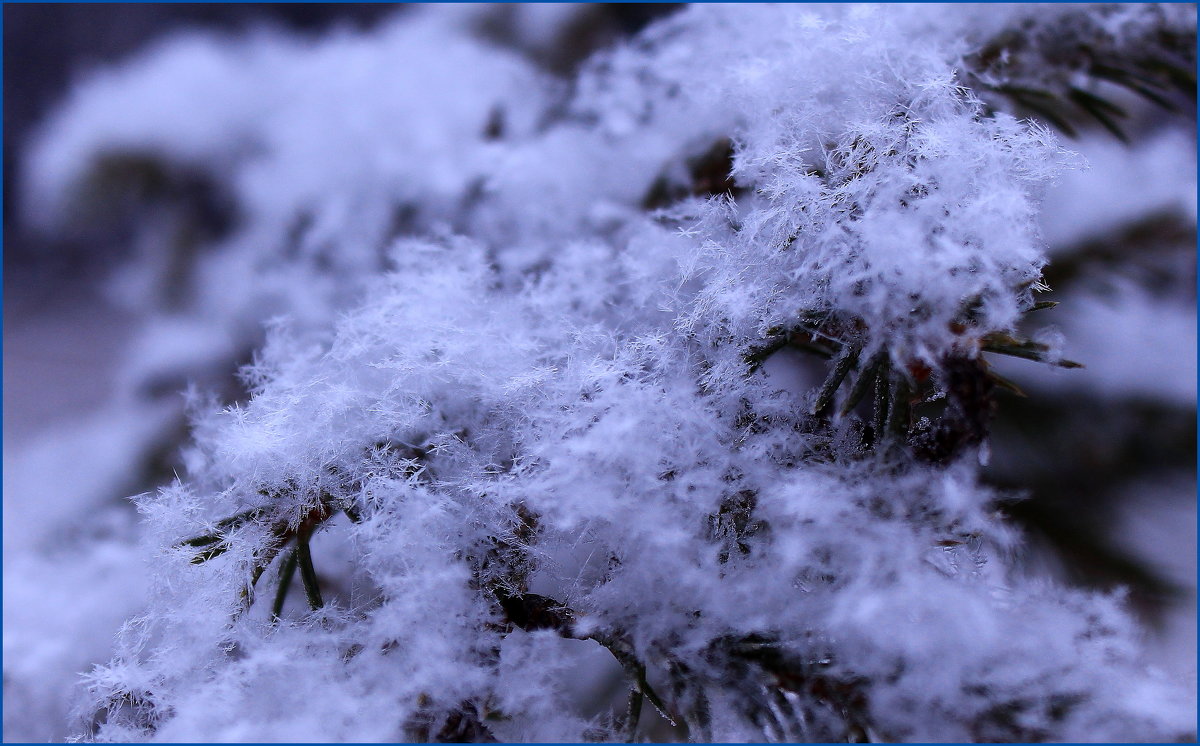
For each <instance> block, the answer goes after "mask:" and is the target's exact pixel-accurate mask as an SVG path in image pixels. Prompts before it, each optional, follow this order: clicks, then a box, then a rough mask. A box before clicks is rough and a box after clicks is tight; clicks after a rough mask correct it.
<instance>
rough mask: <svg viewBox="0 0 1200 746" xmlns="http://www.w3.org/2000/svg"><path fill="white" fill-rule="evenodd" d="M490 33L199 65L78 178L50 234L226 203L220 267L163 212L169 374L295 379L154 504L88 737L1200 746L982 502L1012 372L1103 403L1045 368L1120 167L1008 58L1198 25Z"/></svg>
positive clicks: (953, 16) (885, 12)
mask: <svg viewBox="0 0 1200 746" xmlns="http://www.w3.org/2000/svg"><path fill="white" fill-rule="evenodd" d="M485 12H490V11H484V10H477V9H448V8H425V9H419V10H414V11H410V12H408V13H405V14H402V15H400V16H398V17H397V18H396V19H395V20H394V21H392V22H390V23H388V24H385V25H383V26H382V27H380V28H378V29H375V30H373V31H371V32H366V33H349V32H345V33H340V34H333V35H331V36H329V37H327V38H324V39H321V40H315V41H314V40H306V41H301V40H298V39H294V38H291V37H287V36H284V35H281V34H272V33H265V32H264V33H261V34H258V35H256V36H252V37H249V38H242V39H237V40H228V39H218V38H214V37H208V36H202V35H193V36H185V37H181V38H175V39H171V40H169V41H168V42H166V43H163V44H161V45H160V46H158V47H156V48H154V49H152V50H150V51H149V52H147V53H145V54H144V55H142V56H141V57H140V58H138V59H136V60H134V61H133V62H132V63H130V64H128V65H126V66H123V67H120V68H117V69H114V70H112V71H109V72H107V73H105V74H103V75H98V76H94V77H93V78H92V79H90V80H89V82H88V85H86V86H83V87H81V88H79V89H77V91H76V92H75V95H74V97H73V98H72V99H71V100H70V101H69V103H68V105H67V106H66V107H65V108H64V109H63V111H62V112H61V113H60V115H59V116H58V117H57V118H56V119H55V120H54V121H53V122H52V123H51V124H50V125H49V126H48V127H47V128H45V129H44V130H43V132H42V139H41V141H40V149H39V150H38V151H37V157H36V158H35V160H34V164H35V165H34V167H33V168H31V169H30V170H29V179H28V188H29V193H30V194H32V195H34V198H33V199H31V200H30V204H31V206H32V207H33V209H34V210H35V211H36V215H35V217H36V218H37V219H38V220H39V221H41V222H42V223H43V224H45V225H53V224H55V223H57V222H61V221H63V220H64V219H65V218H64V216H66V215H69V214H72V213H73V212H78V211H80V210H86V209H88V202H87V199H86V196H87V194H88V193H89V192H88V190H89V189H92V190H93V191H94V190H95V188H96V184H97V183H100V182H102V181H103V180H104V179H106V178H113V174H118V175H124V176H126V177H127V176H128V174H129V173H130V169H133V170H135V171H137V173H138V174H140V176H139V177H138V178H139V179H141V181H139V182H138V183H139V184H141V185H142V188H148V187H146V185H147V184H150V185H156V186H158V187H161V188H163V189H165V190H166V191H168V192H170V190H176V192H179V191H181V190H187V189H198V188H199V187H196V186H195V185H196V184H201V183H202V184H206V185H216V187H214V188H213V189H210V190H209V191H212V192H213V193H212V194H209V195H208V197H206V200H207V201H208V202H212V203H214V204H217V205H218V206H223V207H220V209H223V210H225V211H226V212H227V213H228V215H227V222H228V227H227V230H225V231H224V232H222V233H220V234H219V235H213V236H206V237H204V238H203V240H198V241H197V240H190V239H189V236H190V234H187V231H186V230H185V229H186V227H187V226H188V225H189V219H190V218H189V216H188V215H186V214H183V215H182V216H181V213H180V212H179V208H178V207H175V206H174V205H176V204H177V203H176V202H172V201H171V200H169V199H164V200H163V201H162V203H161V205H160V209H159V212H158V213H153V214H152V217H153V215H158V216H159V217H160V218H161V220H160V222H159V223H153V222H150V223H148V224H147V225H144V226H143V227H142V231H141V233H140V234H139V235H141V236H142V241H143V244H145V247H150V248H145V247H144V248H145V250H146V251H151V249H153V250H154V251H158V252H160V254H161V253H162V252H163V251H164V249H163V247H164V246H166V247H169V249H168V250H166V256H167V258H166V259H162V260H160V261H158V263H157V264H156V263H155V262H152V261H145V262H141V263H138V264H136V265H134V266H136V268H137V270H136V273H132V272H131V273H128V274H127V276H125V277H123V278H122V279H121V283H122V284H121V285H120V287H121V288H123V292H124V293H125V294H126V296H127V297H128V298H136V299H138V300H137V301H134V302H136V303H146V304H153V305H156V307H158V308H162V309H166V313H164V314H163V315H162V316H161V317H160V319H161V320H160V321H159V322H157V323H158V325H159V326H158V327H157V336H152V340H155V343H154V344H151V343H150V342H147V346H148V347H150V348H154V349H158V350H159V351H160V353H159V356H158V359H157V360H156V359H155V358H154V356H153V355H149V354H148V355H147V356H146V358H145V359H146V360H147V362H146V363H145V366H146V367H147V368H148V369H149V368H154V366H155V365H159V366H160V367H162V366H164V365H166V364H167V363H172V362H178V361H179V360H185V361H186V364H187V365H191V366H192V367H193V368H194V369H199V368H202V367H203V364H204V363H205V361H212V360H221V359H224V358H225V357H230V356H236V355H237V354H238V351H239V350H241V349H243V348H245V349H254V348H257V351H256V352H255V353H254V354H253V358H252V362H250V363H249V364H247V365H245V366H244V367H243V368H242V370H241V374H240V375H241V378H242V381H243V382H244V384H245V387H246V392H247V393H246V395H245V396H244V397H242V398H241V399H240V400H239V401H237V402H236V403H233V404H230V405H228V406H220V405H218V404H216V403H214V401H213V399H212V398H210V397H209V396H208V395H207V394H206V393H205V392H204V391H203V390H202V389H196V390H194V391H193V395H192V396H191V398H190V411H191V414H190V417H191V425H190V427H191V436H190V438H191V440H190V444H189V445H188V447H187V449H186V451H185V455H184V463H185V465H186V469H184V470H181V471H180V473H179V479H178V480H177V481H175V482H174V483H173V484H170V485H169V486H166V487H163V488H162V489H161V490H159V491H157V492H155V493H152V494H146V495H143V496H141V497H139V498H138V499H137V500H138V507H139V510H140V512H141V513H142V520H143V525H142V528H141V529H140V531H141V534H140V535H141V536H142V540H141V546H140V550H139V551H140V552H141V556H142V557H143V559H144V561H145V562H149V563H151V566H152V568H153V572H152V583H151V587H150V590H149V592H148V595H147V596H146V597H145V599H144V602H143V604H142V607H141V608H140V609H136V610H134V611H135V612H136V613H134V615H133V616H132V618H130V620H129V621H128V622H127V623H126V624H125V626H124V628H123V629H122V631H121V633H120V635H119V638H118V641H117V648H116V652H115V655H114V657H113V658H112V660H111V662H110V663H108V664H107V665H104V666H101V667H98V668H96V669H95V670H94V671H93V672H92V673H90V674H89V675H88V677H87V692H86V694H84V695H81V699H80V703H79V706H78V712H79V713H80V720H79V723H78V728H79V730H78V732H79V733H80V734H82V735H83V736H84V737H86V738H95V739H98V740H116V741H121V740H142V739H149V740H164V741H171V740H193V741H195V740H198V741H208V740H221V741H225V740H260V739H271V740H278V739H284V740H313V739H316V740H333V741H342V740H368V741H370V740H397V739H402V740H413V739H415V740H489V739H498V740H502V741H528V740H539V741H540V740H556V741H581V740H623V739H627V738H628V739H635V740H641V739H643V738H665V739H671V740H673V739H691V740H695V741H711V740H720V741H729V740H735V741H736V740H762V739H777V740H863V739H871V740H1012V739H1015V740H1126V739H1133V740H1155V739H1172V738H1178V737H1187V736H1189V734H1192V733H1194V699H1192V697H1194V693H1193V694H1189V693H1188V692H1187V691H1186V689H1185V688H1180V687H1178V686H1177V685H1176V684H1174V683H1172V682H1171V681H1169V680H1168V679H1167V678H1166V677H1164V676H1161V675H1158V674H1156V673H1155V672H1154V671H1153V670H1150V669H1149V668H1148V667H1147V666H1146V665H1145V663H1144V661H1143V658H1142V657H1141V653H1140V651H1139V642H1138V633H1137V631H1136V629H1135V626H1134V624H1133V622H1132V621H1131V620H1130V618H1129V617H1128V616H1127V614H1126V612H1125V611H1124V610H1123V608H1122V601H1121V597H1120V596H1119V595H1105V594H1098V593H1091V592H1085V591H1082V590H1074V589H1070V588H1066V587H1062V586H1059V585H1056V584H1053V583H1051V582H1048V581H1042V580H1037V579H1031V578H1030V577H1029V576H1028V575H1023V574H1020V573H1015V572H1013V571H1012V557H1013V553H1014V552H1015V551H1016V549H1017V547H1018V545H1019V542H1020V537H1019V535H1018V534H1017V532H1015V531H1013V530H1012V529H1011V528H1010V527H1008V526H1007V525H1006V524H1005V523H1004V522H1003V521H1002V519H1001V517H1000V515H999V514H998V513H997V506H998V505H1000V504H1001V502H1002V501H1003V500H1004V499H1008V498H1007V496H1006V495H1004V494H1000V493H998V492H996V491H994V490H992V489H990V488H988V487H986V486H984V485H983V484H982V483H981V481H980V478H979V474H978V472H979V465H980V463H981V462H985V461H986V459H987V423H988V420H989V418H990V416H991V413H992V410H993V409H994V408H995V406H996V401H995V400H996V393H997V392H998V391H999V390H1000V389H1001V387H1002V386H1003V385H1004V384H1005V383H1006V382H1005V381H1004V380H1003V379H1001V378H999V377H997V376H996V375H995V374H994V371H993V370H992V369H991V368H989V362H988V359H989V356H991V355H993V354H994V353H1005V352H1007V353H1009V354H1015V355H1021V356H1024V357H1028V358H1032V360H1031V361H1029V362H1027V363H1025V364H1027V365H1030V366H1037V365H1055V364H1058V365H1071V363H1070V362H1069V361H1065V360H1062V359H1061V353H1060V352H1059V350H1058V348H1057V346H1056V344H1055V343H1054V341H1053V340H1048V339H1043V340H1038V341H1031V340H1028V339H1024V338H1022V337H1021V336H1020V334H1019V333H1018V329H1017V325H1018V322H1019V321H1020V320H1021V318H1022V317H1023V315H1024V314H1025V313H1026V312H1028V311H1030V310H1031V309H1033V308H1034V307H1035V303H1036V300H1037V292H1038V291H1039V290H1041V289H1042V288H1043V285H1042V282H1041V280H1042V269H1043V266H1044V265H1045V263H1046V256H1045V247H1044V242H1043V239H1042V236H1041V235H1040V229H1039V227H1038V226H1039V222H1038V211H1039V209H1040V205H1041V198H1042V194H1043V190H1044V189H1045V188H1046V187H1047V185H1049V184H1050V183H1051V182H1052V181H1053V180H1054V179H1055V178H1057V177H1058V176H1059V175H1060V174H1061V173H1062V172H1064V170H1067V169H1073V168H1076V167H1078V166H1079V165H1080V162H1079V159H1078V158H1077V157H1075V156H1073V155H1072V154H1071V153H1070V152H1068V151H1067V150H1064V149H1063V148H1062V147H1061V146H1060V143H1059V140H1058V139H1057V135H1056V134H1055V133H1053V132H1052V131H1051V129H1049V128H1048V127H1047V126H1045V125H1043V124H1040V123H1038V122H1037V121H1035V120H1034V119H1029V118H1018V116H1016V115H1014V113H1013V111H1006V109H1005V106H1004V101H1006V100H1008V101H1010V102H1011V98H1010V99H1004V97H1003V95H1002V94H1003V93H1004V91H1005V88H1004V86H1005V85H1006V84H1008V83H1012V80H1015V81H1016V83H1014V84H1013V85H1016V84H1022V85H1028V82H1027V81H1024V78H1023V77H1022V76H1025V77H1028V76H1029V75H1031V74H1033V73H1031V72H1030V70H1031V69H1032V70H1033V72H1034V73H1036V72H1037V70H1038V69H1040V68H1038V67H1037V65H1033V63H1029V62H1028V60H1026V67H1025V68H1022V67H1021V66H1020V65H1017V64H1015V63H1014V64H1013V65H1011V66H1006V65H1005V64H1004V61H1003V60H997V59H991V58H989V59H987V60H984V61H982V62H981V61H980V60H981V55H982V54H984V52H986V46H987V44H988V43H989V42H992V41H993V40H995V39H996V38H997V37H998V35H1001V34H1003V33H1005V32H1006V30H1008V29H1019V30H1020V29H1024V31H1022V33H1025V34H1027V35H1028V36H1029V38H1031V39H1035V40H1036V39H1038V38H1039V37H1038V36H1037V34H1036V33H1035V31H1033V30H1030V29H1038V28H1060V29H1063V28H1065V29H1076V30H1077V32H1078V33H1079V34H1090V35H1092V36H1093V37H1095V38H1096V39H1097V40H1098V41H1096V46H1097V48H1105V49H1120V48H1122V45H1129V44H1135V45H1136V44H1139V43H1143V42H1144V38H1145V37H1146V35H1147V34H1148V33H1149V32H1148V31H1147V29H1148V28H1153V29H1168V30H1172V29H1185V28H1187V27H1188V25H1189V24H1194V13H1195V11H1194V8H1191V9H1189V8H1188V7H1187V6H1175V7H1166V8H1164V7H1156V6H1139V7H1105V8H1090V9H1085V10H1080V9H1079V8H1078V7H1076V6H1053V7H1050V6H1042V7H1027V6H1019V5H1018V6H1004V7H999V8H996V7H991V8H981V7H979V6H884V7H873V6H835V7H820V6H805V5H796V6H757V5H737V6H722V5H701V6H696V7H692V8H689V9H686V10H684V11H682V12H680V13H678V14H675V15H672V16H670V17H668V18H666V19H664V20H662V21H660V22H658V23H655V24H653V25H651V26H650V27H648V28H647V29H645V30H644V31H642V32H641V33H640V34H639V35H637V36H636V37H634V38H633V39H632V40H629V41H627V42H624V43H621V44H619V45H616V46H614V47H612V48H609V49H606V50H603V51H601V52H599V53H597V54H595V55H593V56H592V57H590V58H589V59H588V60H587V61H586V62H585V63H584V64H582V65H581V66H580V68H579V69H578V71H577V72H576V73H575V74H574V77H573V78H572V79H570V80H569V82H567V81H565V80H563V79H560V78H556V77H553V76H551V75H550V74H548V73H547V72H545V71H544V70H543V69H541V68H539V67H538V66H536V65H535V64H534V63H533V62H532V61H531V59H530V56H529V55H528V54H524V53H522V52H521V51H520V46H519V44H516V43H515V42H514V43H510V44H509V45H507V46H505V45H500V44H498V43H495V42H494V41H487V40H486V39H481V38H480V36H479V34H478V33H476V32H477V27H478V25H479V23H478V21H479V18H480V17H481V15H482V14H483V13H485ZM514 12H519V13H520V14H524V15H522V16H521V17H519V18H518V19H517V25H518V26H521V27H524V28H530V27H533V26H534V25H536V24H541V25H542V26H546V27H547V28H551V27H555V25H556V24H560V25H561V24H562V23H565V22H566V21H565V20H564V19H566V18H567V16H568V15H569V14H570V13H571V12H574V11H572V10H571V9H567V8H554V7H550V6H547V7H543V8H524V9H520V10H519V11H514ZM1189 13H1190V14H1191V15H1190V16H1189ZM1085 21H1086V22H1085ZM1055 38H1056V39H1057V38H1060V37H1058V36H1056V37H1055ZM1049 64H1050V63H1049V62H1044V65H1047V66H1048V65H1049ZM1031 65H1032V67H1031ZM1063 69H1065V70H1066V72H1063V73H1062V76H1063V77H1064V79H1065V77H1066V76H1068V75H1069V74H1070V69H1069V67H1064V68H1063ZM1005 75H1010V76H1011V78H1012V80H1010V79H1007V78H1005V77H1004V76H1005ZM1009 108H1010V109H1011V108H1012V107H1009ZM163 164H165V165H163ZM138 169H140V170H138ZM163 185H165V186H163ZM205 189H209V187H205ZM206 193H207V192H206ZM214 194H215V195H216V196H213V195H214ZM172 210H175V212H172ZM147 226H148V227H147ZM180 226H183V227H184V229H181V228H180ZM172 252H173V253H172ZM182 264H186V265H187V267H188V272H187V273H186V274H184V273H181V271H180V270H179V267H180V266H181V265H182ZM181 278H182V279H181ZM264 329H265V330H266V332H265V336H260V335H263V334H264V332H263V330H264ZM260 339H261V340H265V341H262V342H261V346H260ZM156 345H157V346H156ZM164 350H165V351H164ZM606 686H607V688H605V687H606Z"/></svg>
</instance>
